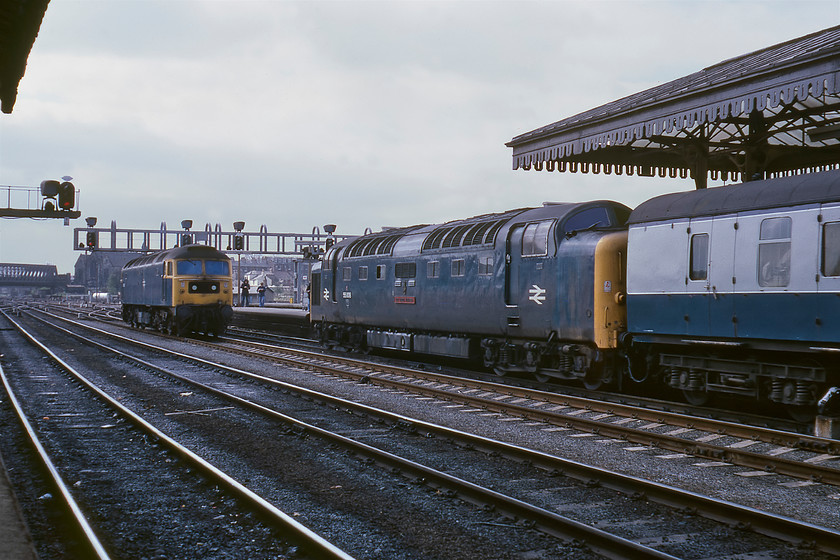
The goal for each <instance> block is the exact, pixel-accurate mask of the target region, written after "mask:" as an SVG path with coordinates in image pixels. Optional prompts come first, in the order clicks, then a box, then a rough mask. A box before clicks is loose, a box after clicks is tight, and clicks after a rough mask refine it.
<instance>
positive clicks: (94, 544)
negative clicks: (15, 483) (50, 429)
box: [0, 365, 110, 560]
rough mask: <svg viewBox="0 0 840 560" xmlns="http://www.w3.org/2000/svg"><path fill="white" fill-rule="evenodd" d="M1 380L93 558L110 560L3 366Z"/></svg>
mask: <svg viewBox="0 0 840 560" xmlns="http://www.w3.org/2000/svg"><path fill="white" fill-rule="evenodd" d="M0 378H1V379H2V381H3V387H4V388H5V389H6V394H7V395H8V397H9V402H10V403H11V404H12V407H13V408H14V411H15V415H16V416H17V418H18V421H19V422H20V424H21V426H22V427H23V429H24V430H25V431H26V435H27V437H28V438H29V441H30V443H31V444H32V446H33V447H34V448H35V450H36V451H37V454H38V458H39V460H40V461H41V464H42V465H43V466H44V468H45V469H46V470H47V472H49V475H50V478H51V480H52V483H53V484H54V485H55V486H56V487H57V488H58V490H59V492H60V493H61V497H62V498H63V500H64V502H65V504H66V505H67V507H68V509H69V510H70V511H71V513H72V514H73V519H74V520H75V522H76V525H78V528H79V530H80V531H81V533H82V534H83V535H84V538H85V541H86V544H87V545H88V546H87V547H86V548H89V549H90V553H91V554H92V555H94V556H91V558H99V559H101V560H108V559H110V555H109V554H108V552H107V551H106V550H105V547H103V546H102V542H101V541H100V540H99V537H97V536H96V532H95V531H94V530H93V528H92V527H91V526H90V523H89V522H88V520H87V517H85V514H84V513H83V512H82V510H81V508H79V504H78V503H77V502H76V499H75V498H73V494H72V493H71V492H70V489H69V488H68V487H67V484H66V483H65V482H64V479H63V478H62V477H61V474H60V473H59V472H58V469H57V468H56V467H55V464H53V462H52V460H51V459H50V456H49V453H47V450H46V449H45V448H44V446H43V445H42V444H41V440H40V438H39V437H38V434H37V433H36V431H35V429H34V428H33V427H32V424H31V423H30V422H29V419H28V418H27V417H26V413H25V412H24V411H23V407H21V405H20V401H19V400H18V398H17V396H16V395H15V392H14V390H13V389H12V386H11V384H10V383H9V380H8V378H7V377H6V372H5V371H4V370H3V366H2V365H0Z"/></svg>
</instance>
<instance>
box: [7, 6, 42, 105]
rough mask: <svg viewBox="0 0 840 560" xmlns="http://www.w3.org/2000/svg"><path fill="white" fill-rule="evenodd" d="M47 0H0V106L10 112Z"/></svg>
mask: <svg viewBox="0 0 840 560" xmlns="http://www.w3.org/2000/svg"><path fill="white" fill-rule="evenodd" d="M49 1H50V0H0V110H2V111H3V112H4V113H11V112H12V108H13V107H14V106H15V101H16V100H17V93H18V84H19V83H20V80H21V78H23V73H24V72H25V71H26V60H27V59H28V58H29V52H30V51H31V50H32V45H33V44H34V43H35V37H37V36H38V30H39V29H40V28H41V21H42V20H43V19H44V13H45V12H46V11H47V5H48V4H49Z"/></svg>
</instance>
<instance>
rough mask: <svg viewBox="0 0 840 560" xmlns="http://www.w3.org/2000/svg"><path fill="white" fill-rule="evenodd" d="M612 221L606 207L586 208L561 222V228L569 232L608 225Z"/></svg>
mask: <svg viewBox="0 0 840 560" xmlns="http://www.w3.org/2000/svg"><path fill="white" fill-rule="evenodd" d="M611 223H612V220H610V215H609V213H608V212H607V209H606V208H602V207H597V208H587V209H586V210H581V211H580V212H578V213H577V214H575V215H573V216H571V217H569V219H567V220H566V223H565V224H563V229H565V230H566V232H568V233H570V232H573V231H581V230H585V229H594V228H596V227H608V226H610V225H611Z"/></svg>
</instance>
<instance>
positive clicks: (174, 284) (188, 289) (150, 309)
mask: <svg viewBox="0 0 840 560" xmlns="http://www.w3.org/2000/svg"><path fill="white" fill-rule="evenodd" d="M121 288H122V318H123V321H125V322H127V323H129V324H131V325H132V326H135V327H141V328H145V327H150V328H153V329H157V330H160V331H162V332H166V333H171V334H176V335H186V334H190V333H193V332H198V333H205V334H210V335H214V336H218V335H220V334H222V333H223V332H224V331H225V328H227V325H228V324H229V323H230V321H231V319H232V318H233V308H232V304H233V281H232V278H231V266H230V258H229V257H228V256H227V255H225V254H224V253H222V252H221V251H218V250H217V249H215V248H213V247H208V246H205V245H186V246H183V247H176V248H174V249H168V250H165V251H161V252H159V253H154V254H151V255H146V256H143V257H139V258H137V259H134V260H132V261H129V262H128V263H127V264H126V265H125V266H124V267H123V269H122V278H121Z"/></svg>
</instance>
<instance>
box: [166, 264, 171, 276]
mask: <svg viewBox="0 0 840 560" xmlns="http://www.w3.org/2000/svg"><path fill="white" fill-rule="evenodd" d="M166 275H167V276H172V261H169V262H168V263H166Z"/></svg>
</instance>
